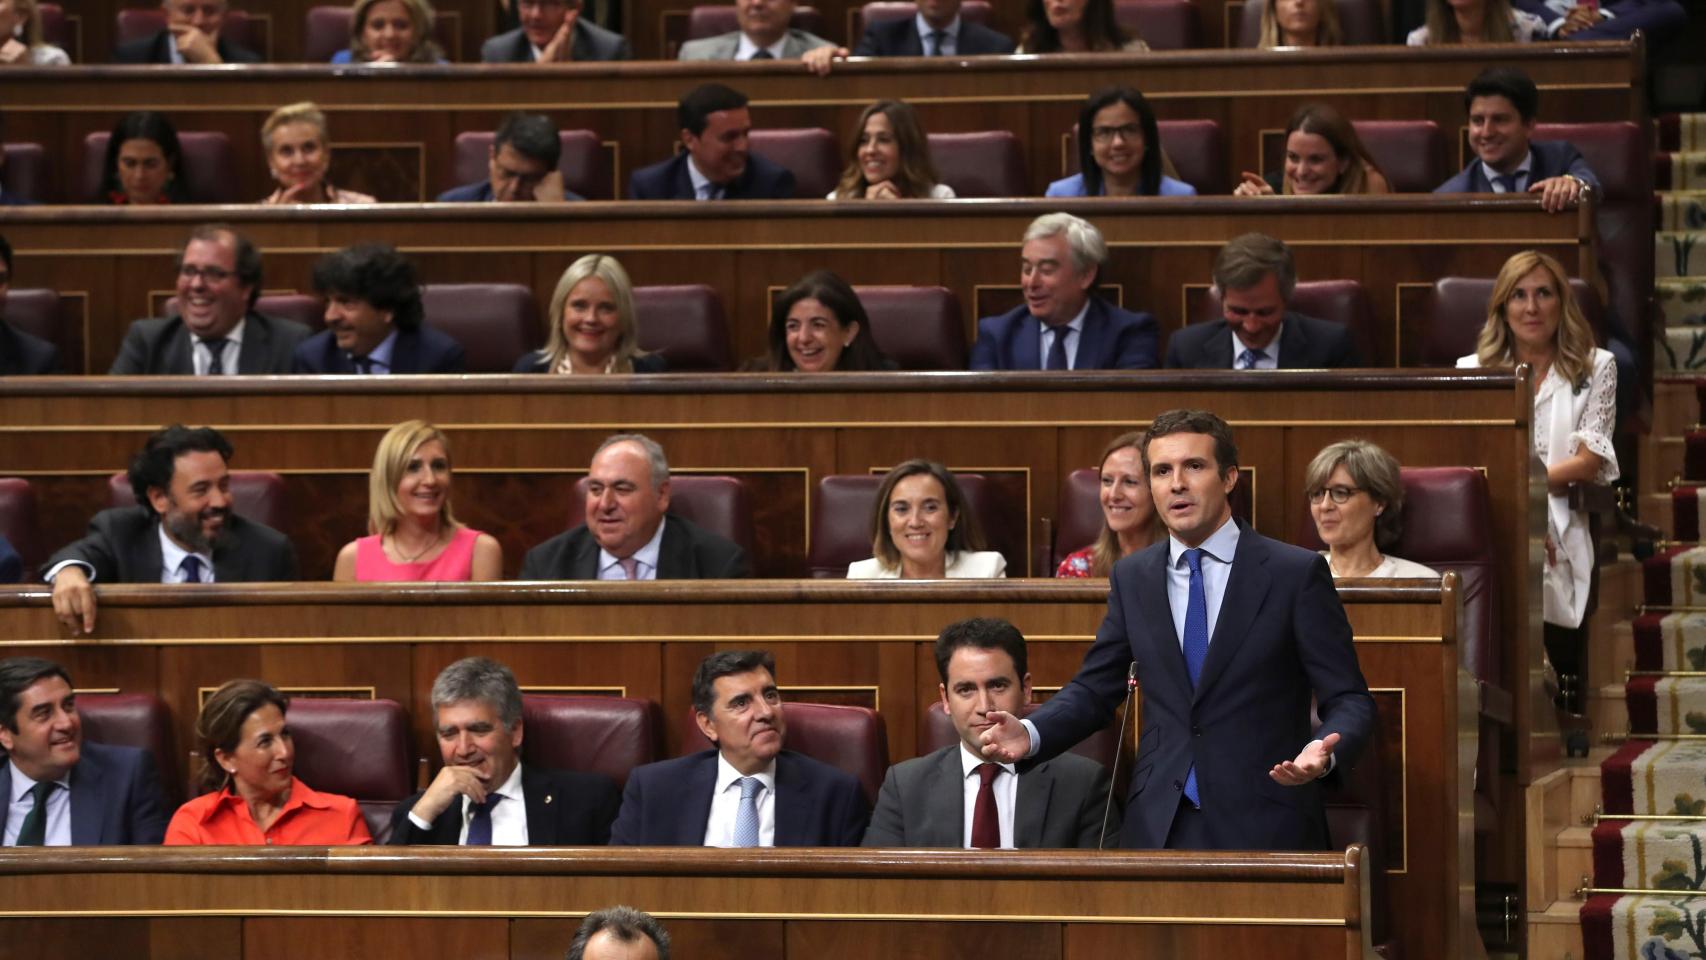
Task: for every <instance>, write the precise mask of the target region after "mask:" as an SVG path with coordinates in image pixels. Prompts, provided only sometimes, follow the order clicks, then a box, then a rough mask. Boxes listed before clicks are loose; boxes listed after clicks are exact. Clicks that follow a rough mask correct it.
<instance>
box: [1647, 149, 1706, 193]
mask: <svg viewBox="0 0 1706 960" xmlns="http://www.w3.org/2000/svg"><path fill="white" fill-rule="evenodd" d="M1653 173H1654V174H1655V179H1656V181H1657V183H1656V184H1655V185H1656V186H1657V187H1658V188H1659V189H1660V190H1665V191H1671V190H1690V191H1692V190H1700V189H1702V188H1706V153H1702V152H1691V153H1661V154H1659V155H1658V156H1656V157H1654V158H1653Z"/></svg>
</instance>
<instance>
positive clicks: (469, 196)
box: [438, 180, 586, 203]
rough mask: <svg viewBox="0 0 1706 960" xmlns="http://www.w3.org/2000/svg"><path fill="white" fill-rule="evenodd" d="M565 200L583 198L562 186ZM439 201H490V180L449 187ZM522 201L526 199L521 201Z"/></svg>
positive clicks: (439, 196) (439, 197)
mask: <svg viewBox="0 0 1706 960" xmlns="http://www.w3.org/2000/svg"><path fill="white" fill-rule="evenodd" d="M563 199H564V200H565V201H576V200H585V199H586V198H585V197H583V196H581V195H580V194H578V193H576V192H574V191H573V190H569V189H567V188H564V190H563ZM438 202H439V203H491V202H492V181H490V180H481V181H480V182H479V183H464V184H463V185H462V186H460V187H451V188H450V189H449V190H446V191H444V192H443V193H441V194H439V195H438ZM522 202H524V203H526V202H528V201H522Z"/></svg>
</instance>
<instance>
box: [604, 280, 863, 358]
mask: <svg viewBox="0 0 1706 960" xmlns="http://www.w3.org/2000/svg"><path fill="white" fill-rule="evenodd" d="M634 321H635V323H636V324H638V326H639V328H640V337H639V340H640V349H642V350H645V351H647V352H650V353H656V354H660V355H662V356H663V359H664V362H665V363H667V364H668V367H667V368H666V369H668V370H669V371H670V372H671V373H692V372H699V371H705V372H723V371H727V370H732V369H734V360H733V355H732V354H731V353H730V351H729V322H728V319H727V317H726V316H725V315H724V313H723V298H722V296H721V295H720V294H718V293H717V291H716V288H714V287H710V286H707V285H705V284H702V283H685V284H676V285H672V286H655V287H635V288H634ZM879 342H880V341H879Z"/></svg>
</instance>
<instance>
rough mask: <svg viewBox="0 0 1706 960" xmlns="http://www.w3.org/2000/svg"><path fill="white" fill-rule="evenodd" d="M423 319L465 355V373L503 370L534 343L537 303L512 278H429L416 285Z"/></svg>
mask: <svg viewBox="0 0 1706 960" xmlns="http://www.w3.org/2000/svg"><path fill="white" fill-rule="evenodd" d="M421 305H422V306H423V307H424V308H425V311H426V324H427V326H429V327H432V328H433V329H434V330H437V331H439V332H441V333H444V334H448V335H449V336H450V337H451V338H452V339H454V340H455V341H456V342H457V343H460V344H462V349H463V351H464V352H466V354H467V355H468V372H469V373H509V372H510V370H512V369H513V368H514V367H515V362H516V361H517V360H519V359H521V355H522V354H524V353H526V352H527V351H529V350H537V349H539V344H540V342H541V338H542V337H543V336H544V334H543V332H542V331H541V330H540V329H539V304H538V303H537V302H535V301H534V299H533V289H532V288H531V287H524V286H522V285H521V284H518V283H429V284H425V285H423V286H422V287H421Z"/></svg>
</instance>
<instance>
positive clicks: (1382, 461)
mask: <svg viewBox="0 0 1706 960" xmlns="http://www.w3.org/2000/svg"><path fill="white" fill-rule="evenodd" d="M1303 489H1304V491H1305V492H1306V494H1307V496H1308V497H1309V516H1310V518H1311V519H1313V520H1314V521H1315V532H1316V534H1318V535H1319V536H1320V537H1321V542H1322V543H1324V544H1326V545H1327V549H1325V550H1323V551H1321V552H1322V554H1323V555H1325V556H1326V558H1327V566H1328V567H1330V568H1331V569H1332V571H1333V576H1335V577H1427V578H1429V579H1434V580H1437V579H1439V571H1437V570H1434V569H1433V568H1431V567H1425V566H1423V565H1421V564H1419V563H1416V562H1414V561H1412V560H1405V559H1404V558H1403V557H1395V556H1393V555H1392V554H1390V553H1387V552H1386V551H1388V550H1391V549H1392V548H1393V547H1395V546H1397V545H1398V538H1399V536H1400V535H1402V534H1403V532H1404V521H1403V513H1404V484H1403V481H1402V480H1400V479H1399V474H1398V461H1397V460H1395V459H1393V458H1392V455H1391V454H1390V453H1387V452H1386V451H1385V450H1382V449H1380V448H1379V447H1377V446H1375V445H1374V444H1372V443H1369V442H1368V441H1367V440H1340V441H1339V442H1338V443H1332V444H1328V445H1327V446H1326V447H1324V448H1322V450H1321V452H1320V453H1317V454H1316V455H1315V459H1314V460H1311V461H1310V462H1309V469H1308V470H1306V471H1304V474H1303Z"/></svg>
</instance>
